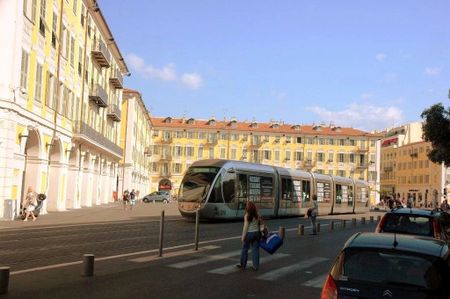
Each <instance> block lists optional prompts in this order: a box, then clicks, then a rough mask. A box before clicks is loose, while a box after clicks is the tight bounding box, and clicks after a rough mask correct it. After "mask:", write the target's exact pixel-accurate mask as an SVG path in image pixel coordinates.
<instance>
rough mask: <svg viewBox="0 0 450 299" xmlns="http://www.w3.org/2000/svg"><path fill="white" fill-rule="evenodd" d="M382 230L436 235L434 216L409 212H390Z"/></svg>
mask: <svg viewBox="0 0 450 299" xmlns="http://www.w3.org/2000/svg"><path fill="white" fill-rule="evenodd" d="M382 231H383V232H391V233H393V232H397V233H403V234H412V235H421V236H433V235H434V234H433V226H432V217H426V216H418V215H409V214H388V215H387V219H386V222H385V224H384V227H383V228H382Z"/></svg>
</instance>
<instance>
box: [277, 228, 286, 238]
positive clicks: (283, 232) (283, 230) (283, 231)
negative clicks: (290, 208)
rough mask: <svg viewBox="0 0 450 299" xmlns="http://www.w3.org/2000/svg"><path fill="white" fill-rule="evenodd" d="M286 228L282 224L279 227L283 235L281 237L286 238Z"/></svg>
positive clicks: (279, 231) (280, 233)
mask: <svg viewBox="0 0 450 299" xmlns="http://www.w3.org/2000/svg"><path fill="white" fill-rule="evenodd" d="M285 233H286V229H285V228H284V227H283V226H280V227H279V228H278V235H279V236H280V237H281V239H284V236H285V235H286V234H285Z"/></svg>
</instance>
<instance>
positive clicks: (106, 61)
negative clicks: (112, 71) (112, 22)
mask: <svg viewBox="0 0 450 299" xmlns="http://www.w3.org/2000/svg"><path fill="white" fill-rule="evenodd" d="M91 53H92V57H93V58H94V60H95V61H97V63H98V65H99V66H101V67H106V68H109V67H110V66H111V65H110V60H111V54H109V52H108V48H107V47H106V45H105V44H104V43H103V42H102V41H99V42H97V43H95V44H94V45H93V46H92V50H91Z"/></svg>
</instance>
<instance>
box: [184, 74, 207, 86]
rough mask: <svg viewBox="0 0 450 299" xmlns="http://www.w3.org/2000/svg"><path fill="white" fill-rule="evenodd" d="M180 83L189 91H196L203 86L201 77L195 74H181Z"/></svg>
mask: <svg viewBox="0 0 450 299" xmlns="http://www.w3.org/2000/svg"><path fill="white" fill-rule="evenodd" d="M181 83H183V84H184V85H185V86H187V87H189V88H190V89H198V88H200V87H201V86H202V84H203V79H202V76H200V75H199V74H197V73H190V74H183V75H182V76H181Z"/></svg>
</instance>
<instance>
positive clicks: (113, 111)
mask: <svg viewBox="0 0 450 299" xmlns="http://www.w3.org/2000/svg"><path fill="white" fill-rule="evenodd" d="M120 114H121V113H120V109H119V106H117V105H116V104H112V105H109V108H108V113H107V114H106V116H107V117H109V118H111V119H112V120H113V121H117V122H119V121H120Z"/></svg>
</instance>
